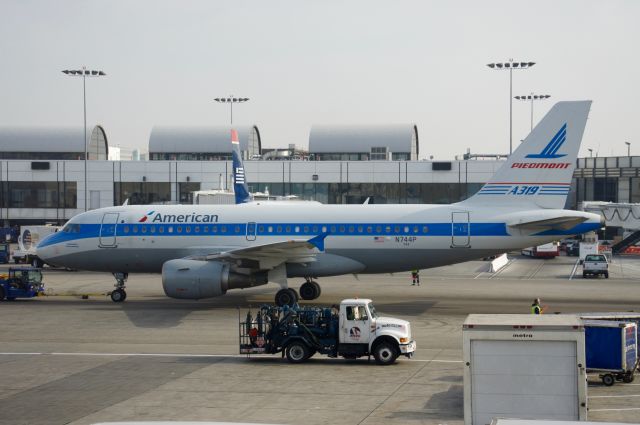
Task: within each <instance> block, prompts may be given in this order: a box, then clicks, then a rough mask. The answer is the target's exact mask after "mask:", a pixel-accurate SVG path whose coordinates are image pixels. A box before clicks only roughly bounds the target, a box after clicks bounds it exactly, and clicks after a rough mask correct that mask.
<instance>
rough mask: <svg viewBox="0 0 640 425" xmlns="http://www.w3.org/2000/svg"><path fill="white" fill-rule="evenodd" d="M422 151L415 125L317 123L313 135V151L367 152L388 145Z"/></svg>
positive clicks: (311, 143) (391, 150) (397, 150)
mask: <svg viewBox="0 0 640 425" xmlns="http://www.w3.org/2000/svg"><path fill="white" fill-rule="evenodd" d="M412 143H415V149H414V150H413V151H414V152H416V154H417V153H419V150H418V146H419V145H418V127H417V126H416V125H415V124H397V125H360V126H354V125H350V126H346V125H345V126H336V125H333V126H331V125H314V126H313V127H311V133H310V134H309V153H364V152H370V151H371V148H372V147H387V148H388V149H389V151H390V152H411V151H412V149H411V144H412Z"/></svg>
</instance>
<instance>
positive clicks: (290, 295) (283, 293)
mask: <svg viewBox="0 0 640 425" xmlns="http://www.w3.org/2000/svg"><path fill="white" fill-rule="evenodd" d="M275 301H276V305H277V306H278V307H283V306H285V305H288V306H289V307H293V306H294V305H295V303H296V302H298V294H297V293H296V291H294V290H293V289H291V288H285V289H281V290H279V291H278V292H277V293H276V298H275Z"/></svg>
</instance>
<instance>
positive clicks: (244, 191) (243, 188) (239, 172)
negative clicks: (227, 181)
mask: <svg viewBox="0 0 640 425" xmlns="http://www.w3.org/2000/svg"><path fill="white" fill-rule="evenodd" d="M231 145H232V148H233V150H232V154H231V155H232V159H233V191H234V193H235V195H236V204H246V203H247V202H251V194H250V193H249V186H247V181H246V179H245V175H244V164H243V163H242V155H241V154H240V142H239V138H238V132H237V131H236V130H235V129H233V128H232V129H231Z"/></svg>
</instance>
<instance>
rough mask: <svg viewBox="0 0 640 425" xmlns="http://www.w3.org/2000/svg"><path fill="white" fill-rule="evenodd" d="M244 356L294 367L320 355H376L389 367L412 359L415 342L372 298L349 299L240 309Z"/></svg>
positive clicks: (408, 328)
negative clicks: (276, 358) (271, 357)
mask: <svg viewBox="0 0 640 425" xmlns="http://www.w3.org/2000/svg"><path fill="white" fill-rule="evenodd" d="M238 315H239V317H238V321H239V322H240V326H239V339H240V354H247V355H251V354H277V353H282V356H283V357H284V356H285V355H286V357H287V359H288V360H289V361H290V362H291V363H302V362H304V361H306V360H308V359H309V358H310V357H311V356H313V355H314V354H316V353H319V354H324V355H326V356H329V357H338V356H341V357H344V358H347V359H355V358H358V357H362V356H369V357H370V356H373V357H374V359H375V361H376V363H378V364H379V365H390V364H392V363H394V362H395V361H396V359H397V358H398V356H400V355H403V356H406V357H408V358H411V356H412V355H413V353H414V352H415V350H416V343H415V341H413V340H412V339H411V325H410V323H409V322H407V321H406V320H400V319H395V318H391V317H381V316H379V315H378V313H377V312H376V309H375V307H374V306H373V302H372V301H371V300H369V299H346V300H343V301H342V302H341V303H340V306H339V308H338V306H334V307H332V308H325V307H310V306H303V307H300V306H298V305H295V306H294V307H289V306H286V305H285V306H283V307H277V306H272V305H264V306H262V307H260V309H259V310H258V311H257V312H256V314H255V317H253V316H252V314H251V311H249V312H247V315H246V318H245V320H244V321H242V319H241V318H240V312H239V311H238Z"/></svg>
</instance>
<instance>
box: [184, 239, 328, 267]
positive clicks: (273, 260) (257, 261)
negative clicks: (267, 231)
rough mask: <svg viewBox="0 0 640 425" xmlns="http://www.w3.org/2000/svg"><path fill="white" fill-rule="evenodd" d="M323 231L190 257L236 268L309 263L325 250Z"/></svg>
mask: <svg viewBox="0 0 640 425" xmlns="http://www.w3.org/2000/svg"><path fill="white" fill-rule="evenodd" d="M327 235H328V233H323V234H321V235H318V236H316V237H313V238H311V239H292V240H289V241H284V242H274V243H267V244H262V245H253V246H249V247H243V248H236V249H231V250H228V251H223V252H218V253H215V254H208V255H203V256H198V257H190V258H191V259H193V260H203V261H224V262H227V263H230V264H232V265H233V267H234V268H247V269H253V270H271V269H273V268H275V267H277V266H279V265H280V264H282V263H285V262H287V263H309V262H312V261H315V260H316V259H315V257H316V255H317V254H318V253H319V252H322V251H324V239H325V238H326V237H327Z"/></svg>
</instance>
